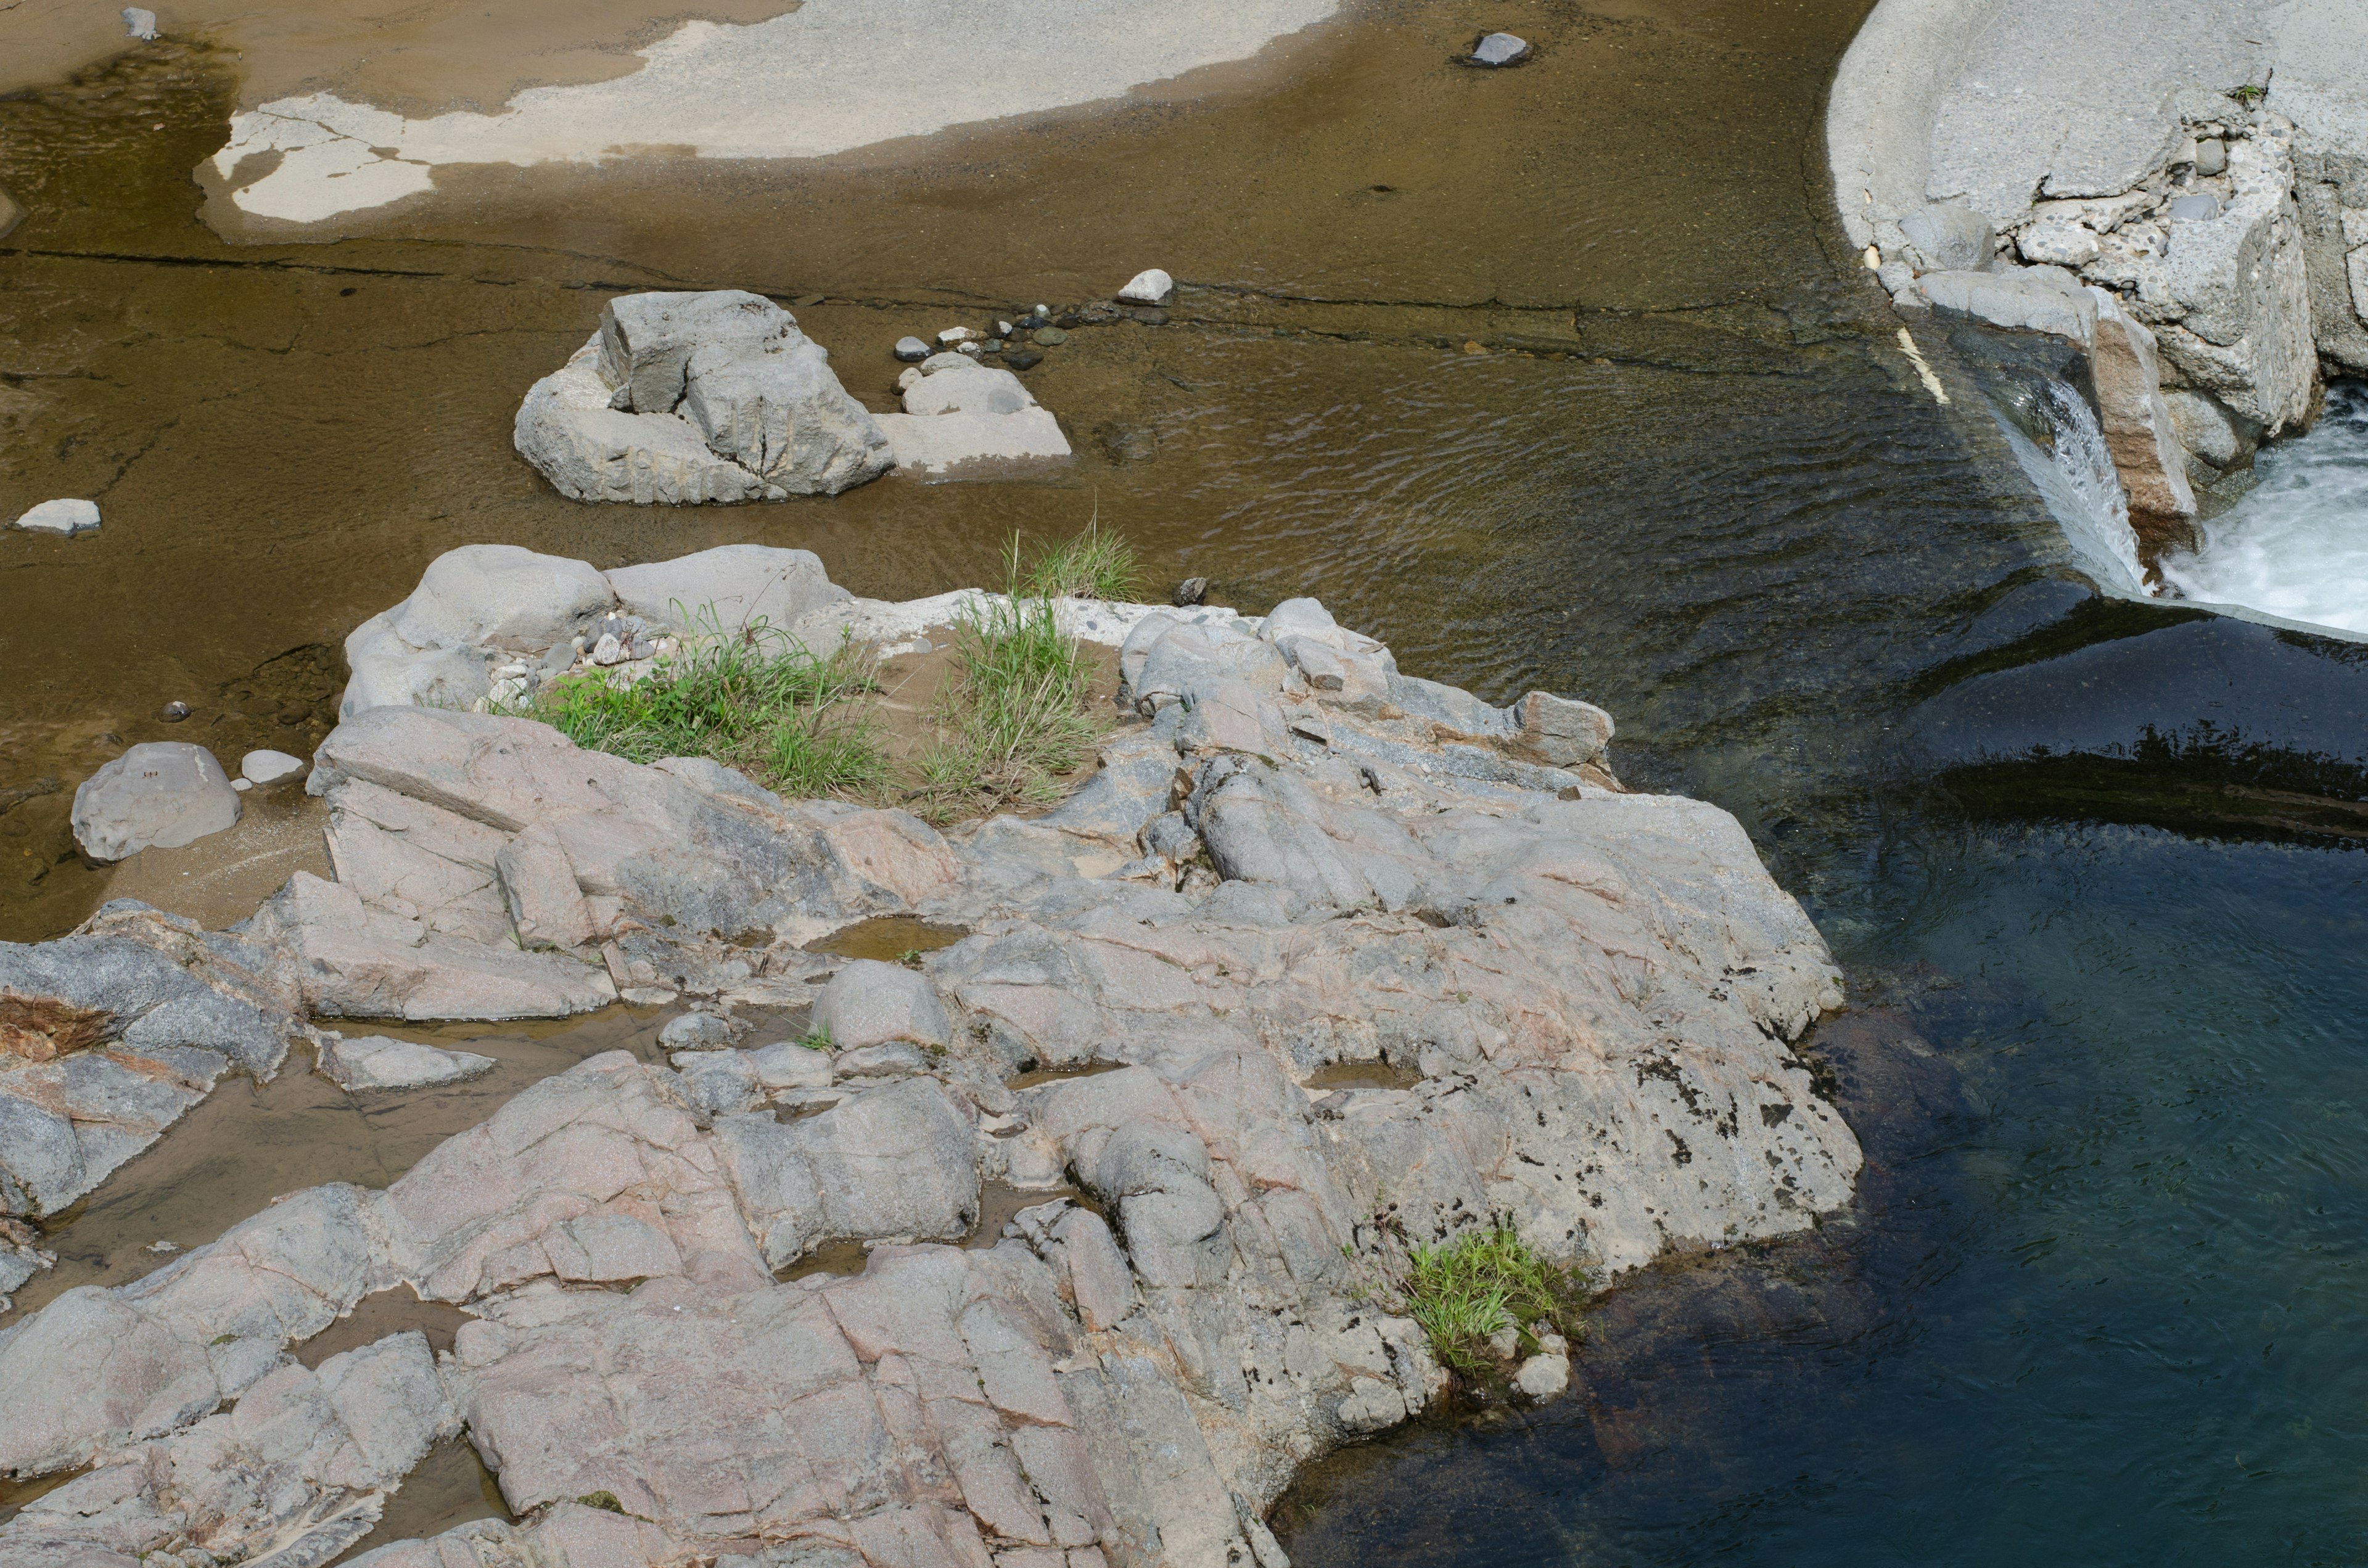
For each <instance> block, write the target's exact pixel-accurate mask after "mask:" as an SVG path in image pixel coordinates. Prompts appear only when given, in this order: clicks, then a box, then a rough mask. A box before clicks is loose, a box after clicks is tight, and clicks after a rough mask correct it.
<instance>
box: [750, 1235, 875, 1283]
mask: <svg viewBox="0 0 2368 1568" xmlns="http://www.w3.org/2000/svg"><path fill="white" fill-rule="evenodd" d="M870 1258H871V1245H870V1244H868V1243H864V1242H825V1243H823V1244H822V1245H820V1246H818V1247H816V1248H814V1251H812V1252H810V1253H808V1254H806V1255H805V1256H803V1257H802V1258H800V1259H798V1260H797V1261H796V1262H795V1263H792V1264H791V1265H790V1266H789V1267H787V1268H781V1269H776V1270H775V1271H774V1273H773V1278H776V1279H778V1280H780V1282H781V1283H782V1284H784V1285H786V1284H789V1283H790V1282H791V1281H792V1280H796V1279H803V1278H805V1277H806V1276H807V1275H809V1274H860V1273H862V1272H863V1266H864V1264H865V1263H866V1262H868V1261H869V1260H870Z"/></svg>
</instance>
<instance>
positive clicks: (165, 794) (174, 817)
mask: <svg viewBox="0 0 2368 1568" xmlns="http://www.w3.org/2000/svg"><path fill="white" fill-rule="evenodd" d="M238 813H239V799H238V791H237V790H233V789H232V788H231V786H230V778H229V776H228V775H227V774H225V773H223V772H222V764H221V763H219V762H216V761H215V760H214V754H213V753H211V752H210V751H208V750H207V749H206V748H205V747H203V746H201V745H194V744H190V743H189V742H187V741H148V742H144V743H142V744H140V745H136V746H133V747H132V748H131V750H130V751H127V752H125V753H124V754H123V755H122V756H119V757H117V758H116V759H115V760H114V761H112V762H110V763H108V764H107V765H106V766H105V767H101V768H100V769H99V770H98V771H97V773H94V774H92V775H91V776H90V777H89V778H85V779H84V780H83V781H82V784H81V787H80V788H78V789H76V790H74V842H75V843H76V844H79V845H81V846H82V849H83V853H84V854H85V855H88V856H89V857H90V858H92V859H94V860H100V861H112V860H120V859H123V858H125V857H127V856H131V855H136V854H138V853H139V852H140V851H141V850H142V849H147V848H151V847H154V848H163V849H177V848H179V847H180V846H182V845H185V844H193V843H195V842H196V841H197V840H199V839H200V838H203V837H204V836H205V835H208V834H210V833H220V832H222V830H223V829H224V828H227V827H230V826H233V824H236V823H237V821H238Z"/></svg>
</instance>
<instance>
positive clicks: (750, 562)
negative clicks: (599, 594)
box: [609, 544, 848, 636]
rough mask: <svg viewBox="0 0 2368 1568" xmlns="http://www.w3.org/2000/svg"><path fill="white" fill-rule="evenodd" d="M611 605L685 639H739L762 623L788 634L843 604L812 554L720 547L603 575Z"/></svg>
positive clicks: (761, 547)
mask: <svg viewBox="0 0 2368 1568" xmlns="http://www.w3.org/2000/svg"><path fill="white" fill-rule="evenodd" d="M609 586H610V587H611V588H613V589H615V590H616V594H617V600H618V602H619V603H620V604H621V605H623V606H624V608H626V609H627V610H629V611H631V612H632V614H634V615H637V616H640V617H641V618H642V619H643V620H646V621H650V622H652V623H654V624H656V625H661V626H671V627H673V628H675V629H676V630H677V631H686V632H720V633H721V634H723V635H724V636H738V635H739V634H740V633H741V632H742V631H744V630H746V628H747V627H749V626H750V625H752V624H756V623H758V622H761V623H762V624H763V625H764V626H765V627H766V628H768V629H769V630H771V631H788V630H789V628H790V626H791V624H792V623H794V622H795V621H796V620H797V619H798V618H799V617H800V616H802V615H804V614H806V613H807V612H808V611H811V610H816V609H820V608H823V607H824V606H825V605H831V604H836V603H837V602H839V601H840V600H842V599H845V598H846V597H848V592H847V590H846V589H845V588H842V587H839V586H837V585H836V584H834V583H832V582H831V580H830V574H828V573H827V572H825V570H824V569H823V563H822V559H821V558H820V557H819V556H817V555H815V554H814V551H810V550H777V549H774V548H772V547H771V546H768V545H761V544H726V545H720V546H718V547H717V548H715V549H713V550H702V551H700V552H699V553H698V554H696V555H685V556H679V557H677V558H676V559H675V560H672V561H657V562H649V563H647V564H644V565H640V566H620V567H618V568H616V569H615V570H613V571H611V572H610V573H609Z"/></svg>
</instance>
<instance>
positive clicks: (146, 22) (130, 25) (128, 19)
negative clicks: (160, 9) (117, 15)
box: [123, 6, 156, 40]
mask: <svg viewBox="0 0 2368 1568" xmlns="http://www.w3.org/2000/svg"><path fill="white" fill-rule="evenodd" d="M123 26H124V28H125V30H126V31H128V32H130V33H131V36H132V37H133V38H136V39H141V40H147V39H152V38H154V37H155V36H156V13H155V12H154V11H148V10H143V9H142V8H141V7H139V6H125V7H123Z"/></svg>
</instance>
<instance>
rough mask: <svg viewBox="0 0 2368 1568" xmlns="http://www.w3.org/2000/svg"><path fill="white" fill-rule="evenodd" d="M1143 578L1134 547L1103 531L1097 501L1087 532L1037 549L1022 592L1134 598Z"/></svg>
mask: <svg viewBox="0 0 2368 1568" xmlns="http://www.w3.org/2000/svg"><path fill="white" fill-rule="evenodd" d="M1142 581H1143V568H1142V565H1141V563H1140V562H1137V561H1136V560H1135V556H1134V546H1133V545H1131V544H1129V543H1127V542H1126V540H1122V539H1121V538H1120V537H1119V536H1118V535H1116V534H1106V533H1104V532H1102V530H1101V508H1100V506H1099V504H1097V506H1095V508H1094V515H1093V516H1092V517H1090V518H1088V519H1087V522H1086V531H1085V532H1083V533H1081V534H1079V535H1077V537H1076V538H1075V539H1070V540H1062V541H1061V542H1060V543H1058V544H1053V545H1047V546H1045V547H1044V548H1042V550H1040V551H1037V553H1036V558H1035V559H1034V560H1033V561H1032V562H1030V563H1029V566H1028V575H1027V579H1026V585H1025V587H1024V588H1023V590H1022V591H1023V592H1024V593H1025V594H1026V595H1027V596H1028V597H1030V598H1040V599H1049V598H1061V597H1068V598H1073V599H1132V598H1133V597H1134V596H1135V593H1136V591H1137V590H1138V588H1139V587H1140V585H1141V584H1142Z"/></svg>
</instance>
